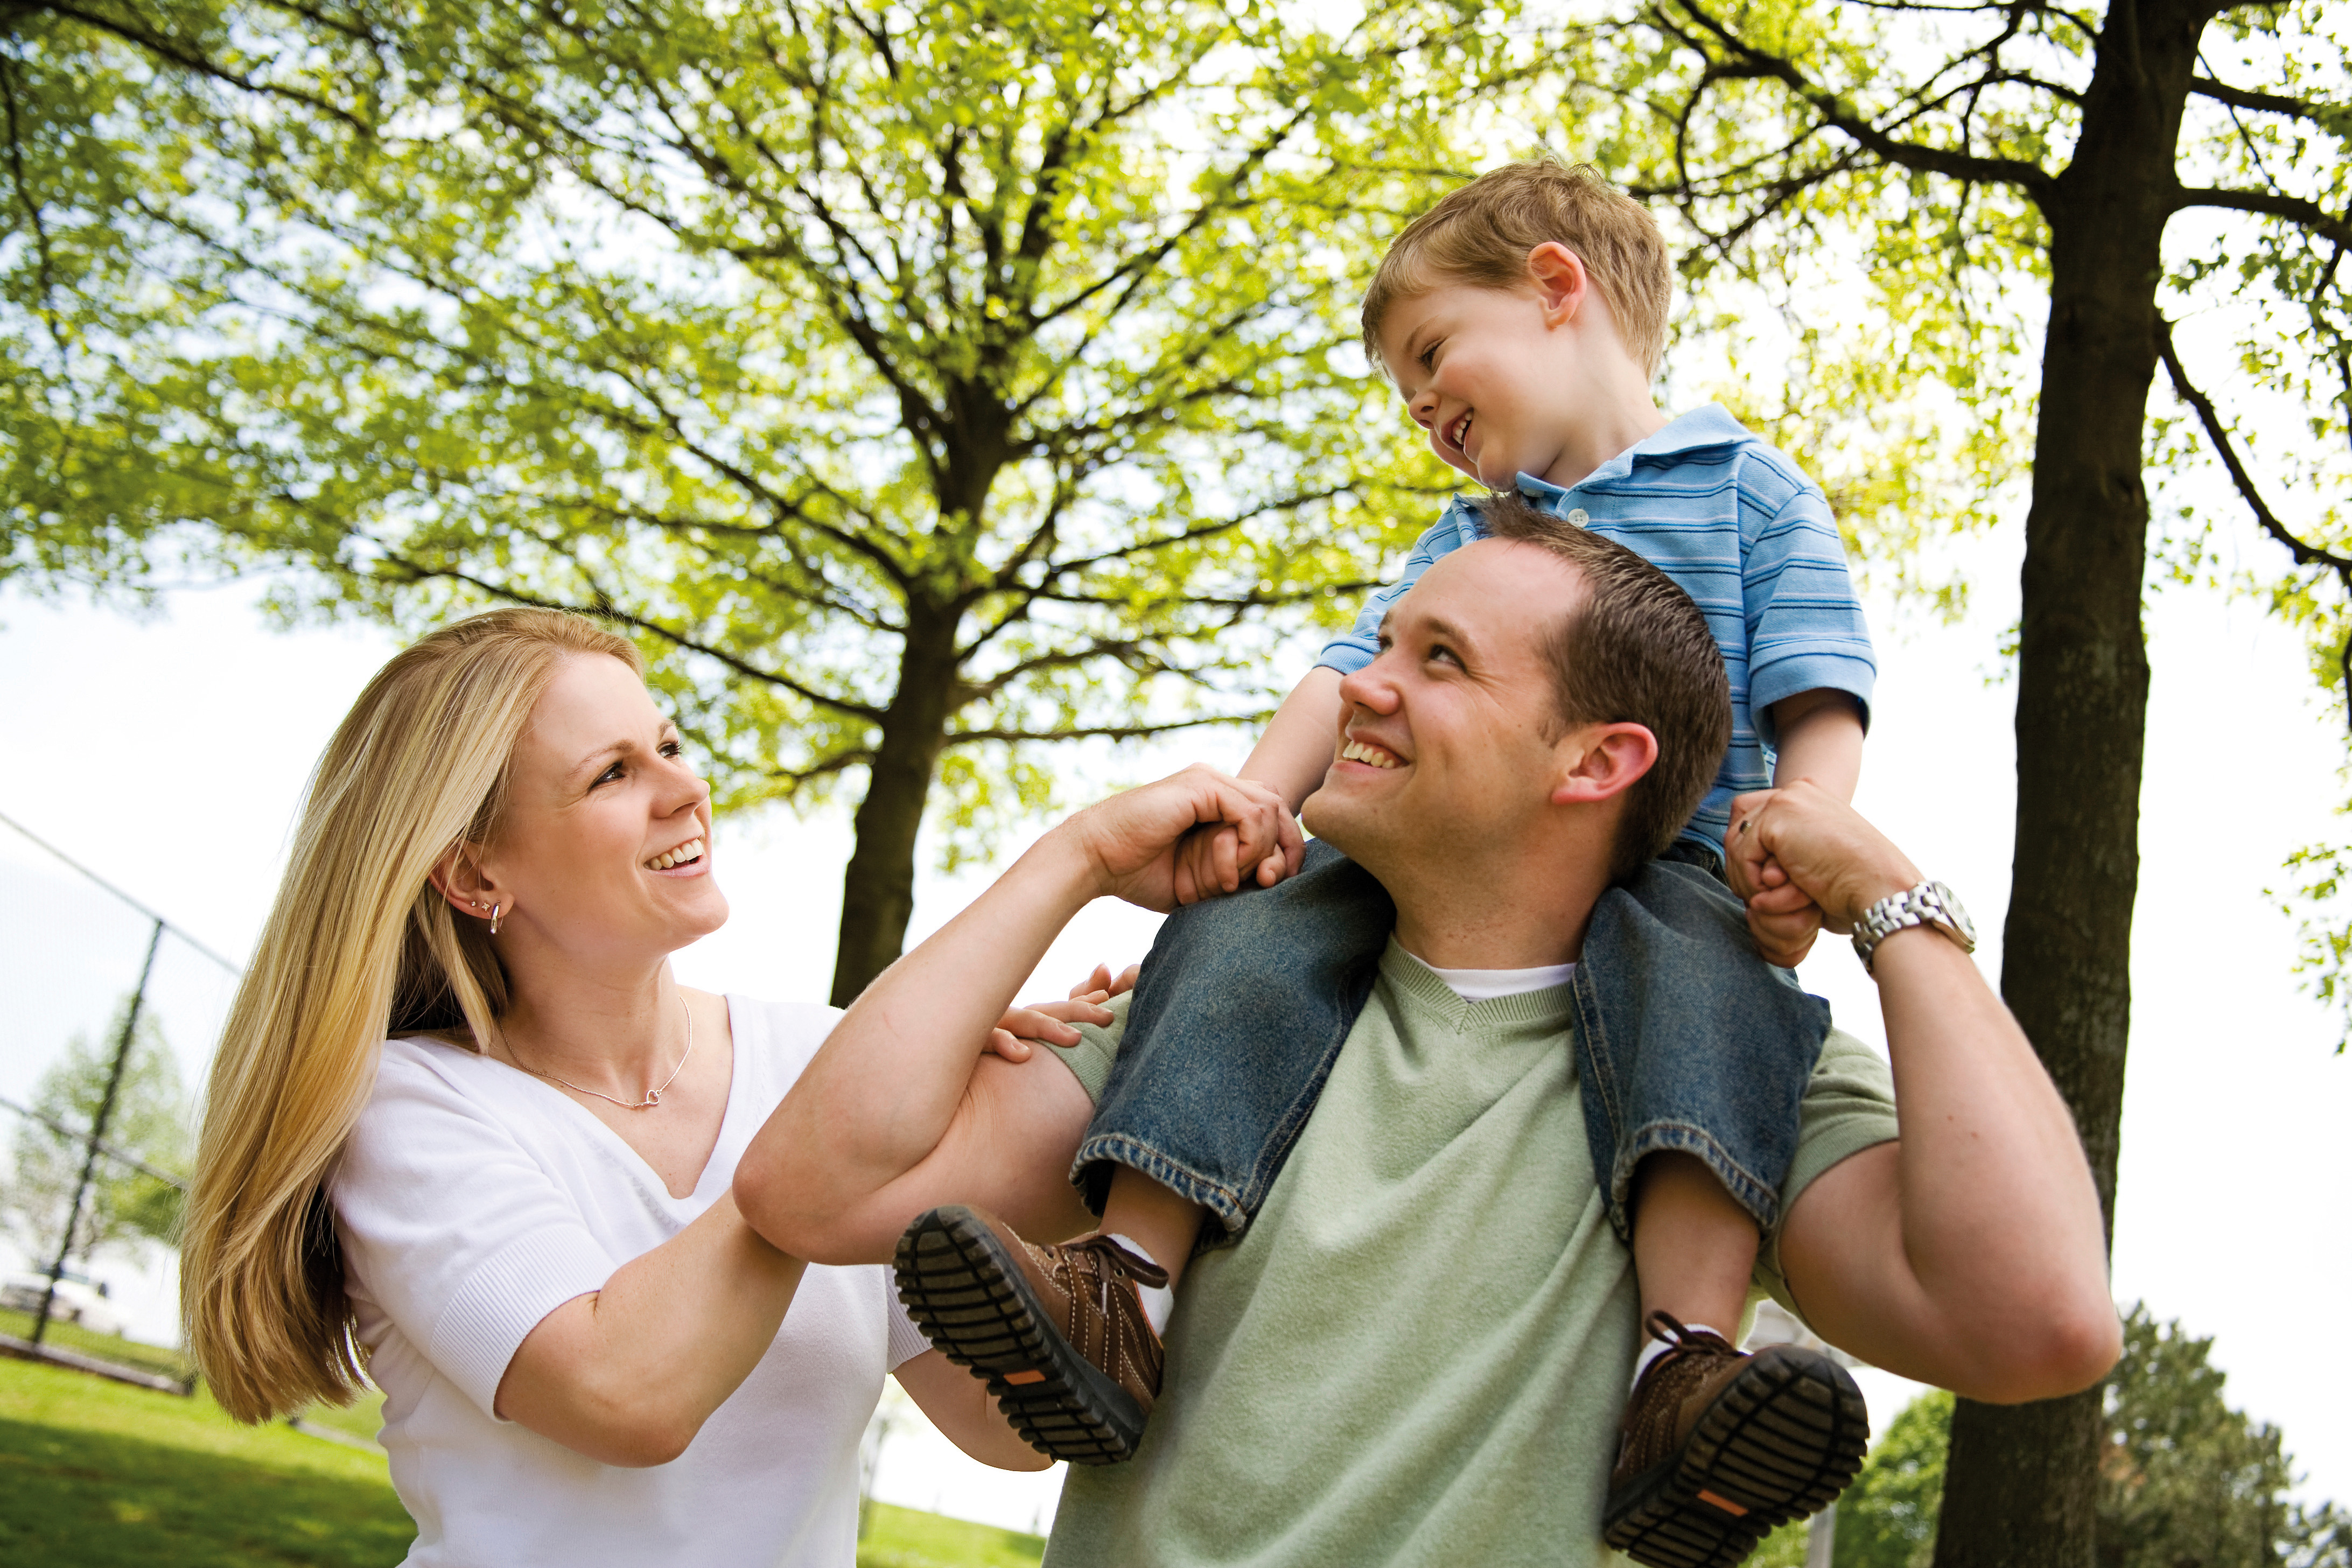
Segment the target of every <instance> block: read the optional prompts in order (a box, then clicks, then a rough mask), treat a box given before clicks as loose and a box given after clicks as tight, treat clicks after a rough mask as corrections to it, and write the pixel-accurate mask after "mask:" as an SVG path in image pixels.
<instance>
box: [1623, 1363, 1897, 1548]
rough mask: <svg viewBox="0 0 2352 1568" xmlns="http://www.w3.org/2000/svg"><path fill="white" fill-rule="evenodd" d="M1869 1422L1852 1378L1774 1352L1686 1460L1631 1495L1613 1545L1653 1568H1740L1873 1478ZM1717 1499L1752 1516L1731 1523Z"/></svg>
mask: <svg viewBox="0 0 2352 1568" xmlns="http://www.w3.org/2000/svg"><path fill="white" fill-rule="evenodd" d="M1869 1440H1870V1413H1869V1409H1868V1407H1867V1406H1866V1405H1864V1403H1863V1398H1862V1390H1861V1389H1860V1388H1859V1387H1857V1386H1856V1385H1855V1384H1854V1381H1853V1377H1852V1376H1851V1375H1849V1374H1848V1373H1847V1372H1846V1371H1845V1369H1844V1368H1843V1367H1841V1366H1839V1365H1838V1364H1837V1363H1835V1362H1833V1361H1832V1360H1830V1358H1829V1357H1828V1356H1826V1355H1823V1354H1822V1353H1821V1352H1817V1351H1806V1350H1799V1349H1795V1348H1794V1347H1789V1346H1781V1345H1774V1346H1769V1347H1768V1348H1766V1349H1764V1350H1761V1351H1759V1352H1757V1353H1756V1354H1755V1355H1754V1356H1753V1357H1751V1358H1749V1361H1748V1365H1747V1366H1746V1367H1744V1368H1743V1369H1742V1370H1741V1373H1740V1375H1739V1376H1738V1377H1737V1378H1735V1379H1733V1380H1732V1382H1731V1384H1730V1385H1729V1386H1727V1388H1725V1390H1724V1391H1723V1393H1722V1394H1721V1395H1720V1396H1719V1397H1718V1398H1717V1400H1716V1402H1715V1403H1714V1404H1713V1405H1710V1406H1708V1408H1707V1410H1706V1414H1705V1415H1702V1416H1700V1418H1699V1421H1698V1424H1697V1426H1695V1427H1694V1428H1693V1429H1692V1431H1691V1435H1690V1438H1689V1440H1688V1442H1687V1443H1685V1445H1684V1447H1683V1448H1682V1450H1681V1452H1680V1453H1679V1454H1677V1455H1676V1456H1675V1458H1671V1459H1669V1460H1668V1461H1667V1462H1665V1463H1664V1464H1662V1465H1659V1466H1658V1467H1656V1468H1654V1469H1653V1470H1652V1471H1651V1472H1650V1473H1649V1474H1647V1475H1645V1476H1643V1477H1640V1478H1638V1479H1636V1480H1635V1481H1634V1483H1633V1485H1632V1486H1631V1487H1630V1488H1629V1489H1627V1493H1628V1495H1627V1497H1626V1499H1625V1500H1624V1501H1623V1502H1622V1503H1621V1505H1620V1506H1619V1507H1618V1508H1617V1509H1615V1510H1612V1513H1611V1517H1610V1518H1609V1519H1608V1520H1607V1521H1605V1530H1604V1539H1606V1540H1607V1542H1608V1543H1609V1544H1610V1545H1611V1546H1612V1547H1614V1548H1616V1549H1617V1550H1618V1551H1620V1552H1624V1553H1625V1554H1626V1555H1627V1556H1629V1557H1631V1558H1633V1561H1634V1562H1636V1563H1643V1564H1646V1565H1648V1568H1732V1564H1734V1563H1738V1562H1740V1561H1742V1560H1743V1559H1745V1558H1746V1557H1747V1556H1748V1553H1749V1552H1753V1551H1754V1550H1755V1549H1756V1545H1757V1543H1758V1542H1760V1541H1762V1540H1763V1539H1764V1537H1765V1536H1766V1535H1767V1534H1769V1533H1770V1531H1772V1530H1773V1528H1774V1527H1775V1526H1778V1525H1781V1524H1785V1523H1787V1522H1788V1521H1790V1520H1795V1519H1804V1518H1808V1517H1810V1516H1811V1515H1813V1514H1816V1513H1819V1512H1820V1511H1821V1510H1823V1509H1825V1508H1827V1507H1829V1506H1830V1504H1831V1503H1832V1502H1834V1501H1835V1500H1837V1497H1838V1494H1839V1493H1841V1492H1843V1490H1845V1488H1846V1485H1847V1483H1848V1482H1850V1481H1852V1480H1853V1478H1854V1475H1855V1473H1856V1472H1857V1471H1859V1470H1860V1469H1861V1468H1862V1456H1863V1452H1864V1448H1865V1447H1867V1446H1868V1443H1869ZM1701 1492H1709V1493H1712V1494H1714V1495H1715V1496H1717V1497H1720V1498H1725V1499H1727V1500H1730V1501H1731V1502H1733V1503H1736V1504H1738V1506H1739V1507H1741V1508H1743V1509H1745V1510H1748V1511H1747V1512H1745V1513H1743V1514H1732V1513H1728V1512H1727V1511H1725V1510H1722V1509H1720V1508H1717V1507H1716V1506H1715V1505H1714V1504H1713V1503H1710V1502H1708V1501H1706V1500H1703V1499H1702V1498H1701V1497H1700V1495H1699V1494H1700V1493H1701Z"/></svg>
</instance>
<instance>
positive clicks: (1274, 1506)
mask: <svg viewBox="0 0 2352 1568" xmlns="http://www.w3.org/2000/svg"><path fill="white" fill-rule="evenodd" d="M1569 997H1570V994H1569V987H1567V986H1566V985H1559V986H1555V987H1552V988H1550V989H1549V990H1544V991H1535V992H1528V993H1526V994H1521V995H1517V996H1498V997H1495V998H1492V999H1490V1000H1487V1001H1484V1002H1475V1003H1473V1002H1465V1001H1464V1000H1463V999H1462V998H1461V997H1460V996H1458V995H1456V994H1454V991H1453V990H1451V989H1450V988H1449V987H1448V986H1447V985H1446V984H1445V983H1444V981H1442V980H1440V979H1439V978H1438V977H1437V976H1436V975H1435V974H1433V973H1430V971H1429V969H1428V968H1427V967H1426V966H1425V965H1423V963H1421V962H1420V961H1419V960H1417V959H1415V958H1413V957H1412V955H1411V954H1409V953H1407V952H1405V951H1404V950H1403V949H1402V948H1401V947H1398V946H1397V945H1396V944H1395V943H1394V942H1391V943H1390V945H1389V951H1388V952H1387V954H1386V955H1385V956H1384V957H1383V958H1382V960H1381V976H1380V980H1379V982H1378V984H1376V985H1375V986H1374V987H1373V990H1372V995H1371V1000H1370V1003H1369V1004H1368V1005H1366V1006H1365V1008H1364V1011H1363V1015H1362V1016H1361V1017H1360V1018H1359V1019H1358V1021H1357V1024H1356V1026H1355V1029H1354V1031H1353V1032H1352V1033H1350V1034H1349V1037H1348V1039H1347V1044H1346V1045H1345V1046H1344V1047H1342V1048H1341V1050H1340V1052H1339V1060H1338V1061H1337V1063H1336V1064H1335V1065H1334V1066H1333V1068H1332V1072H1331V1079H1330V1082H1329V1083H1328V1086H1327V1087H1326V1088H1325V1089H1324V1090H1323V1096H1322V1099H1321V1100H1319V1101H1318V1103H1317V1105H1316V1108H1315V1112H1314V1114H1313V1116H1312V1117H1310V1118H1309V1119H1308V1121H1307V1126H1306V1129H1305V1130H1304V1131H1302V1132H1301V1134H1300V1135H1299V1139H1298V1142H1297V1145H1296V1146H1295V1147H1294V1148H1293V1149H1292V1151H1291V1153H1290V1158H1289V1161H1288V1162H1287V1163H1286V1164H1285V1165H1284V1166H1283V1169H1282V1173H1281V1175H1280V1176H1279V1177H1278V1178H1276V1182H1275V1184H1274V1187H1273V1190H1272V1191H1271V1192H1270V1193H1269V1194H1267V1196H1266V1201H1265V1206H1264V1208H1263V1209H1262V1210H1261V1211H1260V1212H1259V1214H1258V1216H1257V1220H1256V1222H1255V1224H1254V1225H1252V1226H1250V1228H1249V1230H1248V1232H1247V1233H1246V1234H1245V1235H1244V1237H1243V1238H1242V1240H1241V1241H1240V1242H1239V1243H1238V1244H1236V1245H1235V1246H1233V1247H1226V1248H1223V1249H1222V1250H1220V1251H1216V1252H1213V1253H1210V1254H1208V1255H1206V1256H1204V1257H1202V1258H1197V1259H1195V1260H1194V1261H1193V1263H1192V1267H1191V1268H1190V1269H1189V1270H1188V1271H1187V1273H1186V1274H1185V1276H1184V1281H1183V1285H1182V1287H1181V1291H1180V1294H1179V1296H1178V1298H1177V1303H1176V1310H1175V1315H1174V1317H1173V1319H1172V1320H1171V1322H1170V1324H1169V1332H1168V1362H1167V1372H1166V1376H1165V1380H1164V1383H1163V1384H1162V1387H1161V1391H1160V1401H1159V1404H1158V1405H1157V1407H1156V1408H1155V1409H1154V1410H1153V1412H1152V1415H1151V1423H1150V1426H1149V1427H1148V1428H1147V1429H1146V1431H1145V1434H1144V1437H1143V1443H1142V1446H1141V1447H1140V1448H1139V1449H1138V1451H1137V1453H1136V1457H1135V1458H1134V1459H1132V1460H1131V1461H1129V1463H1127V1464H1124V1465H1116V1466H1108V1467H1105V1468H1072V1469H1071V1471H1070V1473H1069V1479H1067V1481H1066V1482H1065V1483H1064V1486H1063V1490H1062V1506H1061V1512H1060V1514H1059V1516H1058V1517H1057V1518H1056V1520H1055V1524H1054V1534H1053V1541H1052V1543H1051V1545H1050V1546H1049V1547H1048V1549H1047V1552H1046V1554H1045V1562H1046V1563H1047V1565H1048V1568H1073V1565H1076V1564H1088V1565H1093V1564H1099V1565H1103V1568H1196V1565H1200V1564H1208V1563H1221V1564H1236V1563H1252V1564H1264V1565H1268V1568H1275V1565H1279V1568H1324V1565H1328V1568H1366V1565H1367V1564H1373V1563H1400V1564H1402V1563H1428V1564H1444V1565H1447V1568H1456V1565H1460V1564H1468V1563H1475V1564H1478V1565H1480V1568H1507V1565H1509V1564H1515V1563H1541V1564H1544V1565H1546V1568H1558V1565H1559V1564H1562V1563H1575V1564H1583V1563H1611V1562H1616V1561H1619V1559H1617V1558H1616V1557H1615V1555H1614V1554H1613V1553H1612V1552H1609V1551H1608V1550H1607V1549H1606V1548H1605V1547H1603V1546H1602V1545H1601V1503H1602V1500H1603V1497H1604V1495H1605V1493H1606V1491H1607V1489H1608V1481H1609V1471H1610V1468H1611V1466H1612V1463H1613V1461H1614V1459H1615V1457H1616V1447H1617V1419H1618V1415H1619V1412H1620V1410H1621V1408H1622V1404H1623V1401H1624V1397H1625V1390H1626V1384H1627V1383H1628V1381H1629V1380H1630V1379H1631V1377H1632V1373H1633V1355H1634V1351H1635V1349H1636V1336H1637V1334H1638V1332H1639V1324H1638V1323H1637V1321H1636V1320H1637V1319H1638V1317H1639V1316H1640V1298H1639V1296H1638V1294H1637V1292H1636V1290H1635V1289H1634V1281H1633V1257H1632V1255H1631V1254H1630V1253H1628V1252H1627V1251H1626V1249H1625V1247H1624V1246H1623V1245H1622V1243H1620V1242H1619V1241H1618V1239H1617V1237H1616V1236H1615V1235H1614V1233H1612V1231H1611V1229H1610V1227H1609V1221H1608V1218H1607V1216H1606V1215H1605V1214H1604V1213H1603V1212H1602V1205H1601V1189H1600V1184H1598V1183H1597V1182H1595V1181H1594V1179H1593V1174H1592V1162H1591V1155H1590V1153H1589V1152H1588V1150H1587V1146H1586V1143H1585V1137H1584V1110H1583V1104H1582V1101H1581V1100H1580V1097H1579V1095H1578V1092H1577V1085H1576V1059H1575V1054H1574V1052H1573V1051H1571V1050H1570V1048H1569V1041H1568V1032H1569V1030H1570V1027H1571V1017H1572V1009H1571V1006H1570V999H1569ZM1124 1026H1125V1014H1124V1012H1123V1011H1122V1012H1121V1014H1120V1018H1119V1022H1118V1023H1117V1024H1115V1025H1112V1026H1109V1027H1108V1028H1104V1029H1092V1028H1089V1029H1086V1030H1084V1031H1083V1032H1084V1033H1085V1035H1086V1036H1087V1038H1086V1039H1085V1041H1084V1042H1083V1043H1081V1044H1080V1045H1078V1046H1076V1047H1070V1048H1068V1049H1067V1050H1065V1051H1063V1052H1062V1056H1063V1058H1064V1059H1065V1060H1066V1061H1068V1062H1069V1063H1070V1065H1071V1067H1072V1068H1073V1070H1075V1071H1076V1073H1077V1074H1078V1076H1079V1078H1080V1079H1082V1080H1083V1081H1084V1082H1085V1083H1086V1085H1087V1090H1088V1092H1089V1093H1094V1094H1097V1095H1098V1094H1099V1093H1100V1090H1101V1086H1102V1082H1103V1079H1104V1076H1105V1075H1106V1074H1107V1073H1108V1069H1109V1063H1110V1060H1111V1058H1112V1056H1113V1055H1114V1054H1115V1053H1116V1051H1117V1050H1118V1035H1119V1031H1120V1030H1121V1029H1122V1028H1123V1027H1124ZM1803 1115H1804V1127H1803V1134H1802V1139H1801V1144H1800V1147H1799V1150H1798V1153H1797V1158H1796V1163H1795V1166H1794V1168H1793V1169H1792V1170H1791V1171H1790V1176H1789V1181H1788V1184H1787V1186H1786V1188H1785V1190H1784V1191H1783V1194H1782V1196H1783V1199H1784V1202H1783V1206H1782V1210H1781V1212H1782V1213H1784V1214H1785V1213H1786V1212H1788V1211H1787V1202H1789V1201H1793V1200H1794V1198H1795V1197H1796V1195H1797V1194H1799V1193H1800V1192H1801V1191H1803V1189H1804V1187H1805V1185H1806V1184H1808V1183H1809V1182H1811V1180H1812V1179H1813V1178H1814V1177H1815V1176H1818V1175H1819V1174H1821V1173H1822V1172H1823V1171H1826V1170H1827V1169H1829V1168H1830V1167H1831V1166H1832V1165H1833V1164H1835V1163H1838V1162H1839V1161H1840V1160H1843V1159H1844V1158H1845V1157H1846V1156H1847V1155H1849V1154H1853V1153H1854V1152H1857V1151H1859V1150H1862V1149H1865V1148H1868V1147H1869V1146H1871V1145H1872V1144H1874V1143H1879V1142H1885V1141H1886V1140H1888V1139H1891V1138H1893V1137H1895V1105H1894V1089H1893V1083H1892V1080H1891V1079H1890V1076H1889V1074H1888V1072H1887V1069H1886V1066H1885V1063H1884V1062H1882V1061H1880V1060H1879V1059H1878V1058H1877V1057H1875V1056H1874V1055H1873V1054H1872V1053H1871V1052H1870V1051H1869V1050H1868V1049H1867V1048H1866V1047H1864V1046H1862V1045H1861V1044H1860V1043H1859V1042H1857V1041H1855V1040H1853V1039H1852V1038H1851V1037H1847V1036H1844V1035H1841V1034H1836V1033H1832V1035H1831V1036H1830V1037H1829V1042H1828V1044H1827V1046H1826V1047H1824V1048H1823V1049H1822V1059H1821V1065H1820V1066H1819V1068H1817V1069H1816V1070H1815V1072H1814V1075H1813V1080H1812V1084H1811V1088H1810V1089H1808V1090H1807V1092H1806V1096H1805V1101H1804V1112H1803ZM1773 1253H1774V1248H1773V1247H1771V1246H1770V1245H1768V1246H1767V1247H1766V1248H1765V1253H1764V1256H1765V1257H1766V1258H1768V1259H1769V1258H1771V1257H1772V1256H1773ZM1757 1279H1758V1283H1759V1287H1760V1288H1761V1289H1765V1290H1769V1291H1770V1292H1771V1293H1772V1294H1774V1295H1776V1296H1778V1297H1780V1298H1781V1300H1783V1303H1784V1304H1787V1300H1786V1289H1785V1287H1784V1286H1783V1285H1782V1284H1781V1283H1780V1280H1779V1279H1777V1277H1776V1276H1775V1275H1774V1274H1773V1272H1772V1268H1771V1267H1770V1265H1769V1262H1768V1263H1767V1264H1765V1265H1763V1266H1759V1268H1758V1271H1757Z"/></svg>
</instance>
